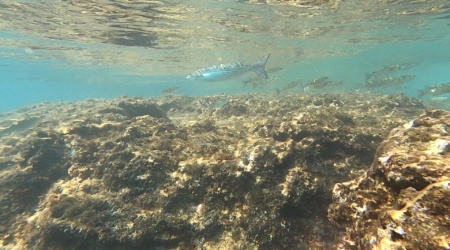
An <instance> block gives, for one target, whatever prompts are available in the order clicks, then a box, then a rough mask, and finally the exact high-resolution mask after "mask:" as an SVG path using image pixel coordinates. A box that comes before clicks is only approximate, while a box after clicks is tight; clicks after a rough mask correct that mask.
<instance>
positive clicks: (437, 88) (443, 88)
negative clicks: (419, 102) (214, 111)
mask: <svg viewBox="0 0 450 250" xmlns="http://www.w3.org/2000/svg"><path fill="white" fill-rule="evenodd" d="M417 92H418V94H419V97H422V96H424V95H427V94H431V95H442V94H447V93H450V82H447V83H440V84H436V85H434V86H432V87H428V88H426V89H420V90H417Z"/></svg>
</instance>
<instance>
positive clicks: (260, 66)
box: [253, 54, 270, 79]
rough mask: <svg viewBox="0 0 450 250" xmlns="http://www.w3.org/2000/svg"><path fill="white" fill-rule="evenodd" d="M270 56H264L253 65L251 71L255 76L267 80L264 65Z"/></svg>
mask: <svg viewBox="0 0 450 250" xmlns="http://www.w3.org/2000/svg"><path fill="white" fill-rule="evenodd" d="M269 56H270V54H268V55H266V56H264V57H263V58H261V59H259V61H257V62H256V63H254V64H253V65H254V68H253V71H255V73H256V74H258V75H260V76H263V77H265V78H266V79H267V78H268V76H267V72H266V63H267V60H269Z"/></svg>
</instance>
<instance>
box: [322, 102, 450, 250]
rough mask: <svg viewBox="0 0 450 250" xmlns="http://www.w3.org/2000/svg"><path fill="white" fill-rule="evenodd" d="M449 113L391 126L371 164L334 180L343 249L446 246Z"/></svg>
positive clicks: (449, 233)
mask: <svg viewBox="0 0 450 250" xmlns="http://www.w3.org/2000/svg"><path fill="white" fill-rule="evenodd" d="M449 126H450V113H449V112H446V111H439V110H436V111H427V112H426V113H425V114H423V115H421V116H420V117H419V118H417V119H415V120H413V121H412V122H411V123H408V124H406V125H405V126H403V127H399V128H396V129H393V130H392V131H391V133H390V134H389V137H388V138H387V139H386V140H384V141H383V142H382V143H381V144H380V146H379V148H378V150H377V154H376V157H375V160H374V162H373V164H372V166H371V168H370V169H369V170H368V171H367V172H366V173H365V174H364V175H362V176H360V177H359V178H357V179H355V180H352V181H349V182H344V183H339V184H336V185H335V187H334V189H333V201H334V202H333V204H332V205H331V206H330V209H329V216H330V218H331V219H332V220H333V221H335V222H336V223H338V224H342V225H343V226H344V225H345V226H346V228H347V230H346V233H345V234H343V235H342V239H341V244H342V246H344V248H345V249H369V248H371V249H450V227H449V225H450V217H449V214H450V213H449V212H450V209H449V208H450V134H449V132H450V129H449Z"/></svg>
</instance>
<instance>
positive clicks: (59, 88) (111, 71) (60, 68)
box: [0, 15, 450, 112]
mask: <svg viewBox="0 0 450 250" xmlns="http://www.w3.org/2000/svg"><path fill="white" fill-rule="evenodd" d="M436 17H440V15H436V16H434V15H430V16H427V18H426V19H425V20H426V22H427V25H424V28H422V29H421V30H420V31H421V37H420V39H411V40H407V39H404V40H401V41H388V42H382V43H364V42H362V43H345V44H344V43H342V44H336V43H334V42H333V41H337V40H333V39H341V40H342V37H341V38H339V37H338V38H334V37H333V38H330V37H324V38H323V39H320V38H314V39H304V40H300V39H299V40H293V39H290V40H289V42H288V43H289V46H292V43H296V44H295V45H296V46H298V47H300V48H302V49H304V50H305V51H307V50H308V49H310V48H312V49H315V50H320V49H321V48H323V49H326V50H330V51H333V50H334V49H336V51H337V50H341V51H346V50H347V51H349V53H341V54H336V55H330V56H317V57H314V56H306V57H302V56H301V55H300V56H298V58H297V59H296V61H295V63H292V62H291V63H289V64H280V62H283V55H282V53H279V52H281V51H280V49H279V48H278V49H277V50H274V51H267V53H271V54H272V56H271V58H270V60H269V62H268V64H267V68H270V67H282V68H283V70H281V71H280V72H276V73H274V74H273V75H271V76H270V77H273V78H276V79H277V80H276V85H267V86H261V87H260V88H252V87H249V86H244V85H243V84H242V82H243V81H244V80H246V79H248V78H250V77H254V74H253V73H248V74H247V75H245V76H242V77H239V78H236V79H232V80H229V81H224V82H219V83H208V82H195V81H189V80H187V79H185V78H184V76H185V75H186V74H189V73H191V72H190V71H188V70H187V69H185V68H184V69H179V68H173V74H158V72H152V70H151V69H150V67H149V70H148V72H146V70H145V68H146V66H145V62H143V63H139V61H136V65H138V64H139V68H140V70H139V71H136V70H135V69H134V68H135V67H134V66H130V65H129V64H127V65H120V64H119V65H114V64H107V63H104V64H102V63H96V62H95V60H92V61H89V60H78V61H77V60H70V58H45V57H37V56H35V53H34V51H33V50H30V49H29V48H23V47H20V46H18V47H17V48H2V47H1V46H0V55H1V57H0V112H7V111H10V110H14V109H17V108H20V107H23V106H25V105H30V104H33V103H39V102H48V101H50V102H55V101H76V100H84V99H87V98H113V97H119V96H161V95H162V92H161V91H162V90H163V89H166V88H168V87H180V88H179V90H177V92H175V93H176V94H180V95H213V94H220V93H248V92H268V93H271V92H274V90H275V88H280V87H282V86H284V85H287V84H288V83H289V82H291V81H296V80H300V79H302V80H304V81H310V80H313V79H315V78H319V77H322V76H328V77H329V78H330V79H331V80H335V81H340V80H343V81H344V82H345V84H344V86H343V87H341V88H338V89H350V90H355V89H357V88H358V86H360V85H361V84H363V83H364V80H365V73H370V72H373V71H376V70H379V69H381V68H383V67H384V66H387V65H391V64H398V63H403V62H420V64H419V65H418V66H416V67H414V68H412V69H409V70H404V71H400V72H395V73H394V74H393V75H405V74H414V75H416V78H415V79H413V80H411V81H410V82H408V83H406V84H403V85H401V86H396V87H393V88H389V87H385V88H377V89H375V90H370V91H375V92H381V93H398V92H402V93H405V94H407V95H411V96H416V93H417V90H418V89H421V88H424V87H426V86H432V85H435V84H438V83H444V82H450V35H449V34H447V35H444V36H442V33H444V34H445V33H450V32H445V31H443V29H444V30H445V29H447V30H450V29H449V23H450V21H449V19H446V18H442V19H437V18H436ZM418 18H422V19H423V17H418ZM394 21H395V20H394ZM377 32H378V34H377V33H372V34H370V36H372V37H376V36H377V35H379V36H386V35H389V34H390V32H391V33H393V34H395V33H401V34H402V35H405V34H407V32H408V29H407V28H405V27H403V26H402V28H401V29H399V30H397V31H395V30H392V31H390V30H383V29H382V30H379V31H377ZM415 32H417V29H411V35H414V34H415ZM436 33H439V34H441V36H436ZM361 34H363V33H360V36H361ZM427 35H429V37H427ZM436 37H437V38H436ZM0 38H8V39H13V40H14V39H17V40H21V39H23V35H21V34H19V33H18V34H15V33H14V32H13V31H11V30H4V31H1V29H0ZM27 39H33V37H31V38H27ZM36 39H38V38H36ZM329 39H331V40H330V41H331V42H328V41H329ZM46 42H54V41H52V40H49V39H43V40H42V43H46ZM57 42H59V43H61V41H57ZM63 43H65V44H66V45H67V44H69V45H70V46H74V47H77V46H78V47H82V48H83V49H86V50H89V49H90V46H93V45H92V44H83V43H80V42H77V43H74V42H72V41H63ZM94 46H95V48H102V47H108V46H110V45H104V44H96V45H94ZM115 49H116V50H121V49H123V50H128V49H129V48H127V47H120V46H116V47H115ZM138 49H139V48H138ZM143 52H144V49H143ZM145 53H150V54H151V51H150V52H149V51H148V50H145ZM224 53H226V52H224ZM241 54H242V53H241ZM243 54H244V55H245V53H243ZM258 58H259V57H251V58H248V59H246V60H247V61H248V62H252V61H254V60H256V59H258ZM240 59H241V58H239V60H240ZM236 60H238V59H236ZM230 62H232V61H230ZM166 63H170V62H166ZM187 63H188V62H187ZM204 66H211V65H204ZM187 68H189V67H187ZM326 91H327V90H324V92H326Z"/></svg>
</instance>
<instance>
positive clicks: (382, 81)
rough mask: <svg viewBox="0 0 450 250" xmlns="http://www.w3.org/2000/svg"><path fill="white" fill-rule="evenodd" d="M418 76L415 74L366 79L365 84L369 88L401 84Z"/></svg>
mask: <svg viewBox="0 0 450 250" xmlns="http://www.w3.org/2000/svg"><path fill="white" fill-rule="evenodd" d="M414 78H416V76H415V75H402V76H390V77H385V78H378V79H373V80H368V81H366V84H365V85H364V86H365V87H367V88H377V87H392V86H397V85H401V84H403V83H405V82H407V81H410V80H412V79H414Z"/></svg>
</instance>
